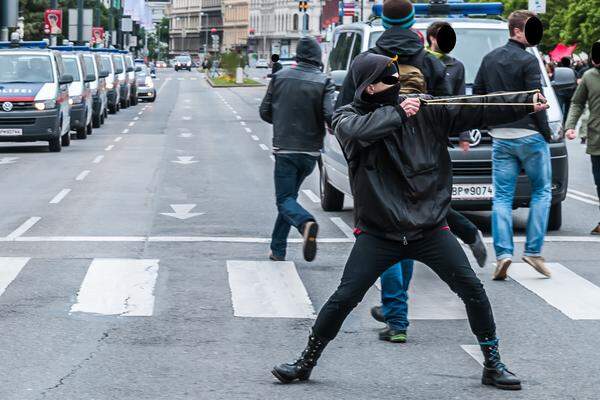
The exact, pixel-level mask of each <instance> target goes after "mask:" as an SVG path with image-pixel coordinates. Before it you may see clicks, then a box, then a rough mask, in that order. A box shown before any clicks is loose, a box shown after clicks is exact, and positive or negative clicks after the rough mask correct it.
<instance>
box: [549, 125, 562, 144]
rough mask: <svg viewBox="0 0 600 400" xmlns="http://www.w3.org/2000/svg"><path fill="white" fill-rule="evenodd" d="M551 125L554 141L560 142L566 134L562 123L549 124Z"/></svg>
mask: <svg viewBox="0 0 600 400" xmlns="http://www.w3.org/2000/svg"><path fill="white" fill-rule="evenodd" d="M548 125H550V131H551V132H552V141H553V142H560V141H561V140H563V139H564V137H565V133H564V129H563V125H562V122H561V121H554V122H550V123H548Z"/></svg>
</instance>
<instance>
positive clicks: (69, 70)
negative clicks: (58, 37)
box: [63, 57, 81, 81]
mask: <svg viewBox="0 0 600 400" xmlns="http://www.w3.org/2000/svg"><path fill="white" fill-rule="evenodd" d="M63 65H64V66H65V74H68V75H71V76H72V77H73V80H74V81H78V80H80V79H81V77H80V76H79V68H77V60H76V59H75V58H71V57H63Z"/></svg>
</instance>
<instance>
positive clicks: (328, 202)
mask: <svg viewBox="0 0 600 400" xmlns="http://www.w3.org/2000/svg"><path fill="white" fill-rule="evenodd" d="M320 170H321V174H320V179H319V183H320V184H319V189H320V192H321V208H323V210H324V211H342V209H343V208H344V193H342V192H340V191H339V190H337V189H336V188H334V187H333V186H331V184H330V183H329V181H328V180H327V172H326V170H325V167H323V166H322V165H321V168H320Z"/></svg>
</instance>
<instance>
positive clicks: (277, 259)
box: [269, 252, 285, 261]
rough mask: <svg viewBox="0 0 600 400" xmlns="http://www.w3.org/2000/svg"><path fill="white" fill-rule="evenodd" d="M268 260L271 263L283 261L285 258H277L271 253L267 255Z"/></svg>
mask: <svg viewBox="0 0 600 400" xmlns="http://www.w3.org/2000/svg"><path fill="white" fill-rule="evenodd" d="M269 260H271V261H285V258H283V257H277V256H276V255H274V254H273V252H270V253H269Z"/></svg>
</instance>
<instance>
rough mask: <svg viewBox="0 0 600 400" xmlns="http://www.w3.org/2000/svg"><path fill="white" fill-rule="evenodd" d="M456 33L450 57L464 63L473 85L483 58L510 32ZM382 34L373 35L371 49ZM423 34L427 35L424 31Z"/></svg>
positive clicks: (470, 30)
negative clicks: (454, 45) (454, 44)
mask: <svg viewBox="0 0 600 400" xmlns="http://www.w3.org/2000/svg"><path fill="white" fill-rule="evenodd" d="M455 31H456V47H455V48H454V50H453V51H452V53H450V55H451V56H452V57H455V58H457V59H459V60H460V61H462V63H463V64H464V65H465V83H466V84H467V85H469V84H473V82H474V81H475V76H476V75H477V71H478V70H479V66H480V65H481V60H482V59H483V56H485V55H486V54H487V53H489V52H490V51H492V50H493V49H495V48H498V47H500V46H503V45H504V44H505V43H506V42H507V41H508V30H504V29H473V28H455ZM382 33H383V31H379V32H373V33H372V34H371V37H370V39H369V47H374V46H375V42H376V41H377V39H379V37H380V36H381V34H382ZM421 33H423V35H425V34H426V33H425V30H424V29H422V30H421Z"/></svg>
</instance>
